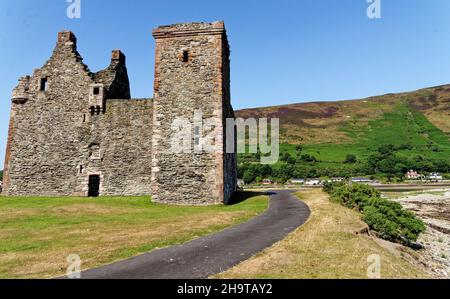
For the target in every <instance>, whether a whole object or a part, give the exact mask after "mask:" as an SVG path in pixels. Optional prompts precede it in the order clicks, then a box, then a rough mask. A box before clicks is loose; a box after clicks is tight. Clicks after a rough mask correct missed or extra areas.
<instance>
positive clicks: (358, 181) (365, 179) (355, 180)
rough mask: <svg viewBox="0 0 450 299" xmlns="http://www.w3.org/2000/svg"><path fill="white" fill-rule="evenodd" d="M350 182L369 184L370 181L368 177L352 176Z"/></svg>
mask: <svg viewBox="0 0 450 299" xmlns="http://www.w3.org/2000/svg"><path fill="white" fill-rule="evenodd" d="M351 181H352V183H359V184H369V183H370V182H371V180H370V179H368V178H352V179H351Z"/></svg>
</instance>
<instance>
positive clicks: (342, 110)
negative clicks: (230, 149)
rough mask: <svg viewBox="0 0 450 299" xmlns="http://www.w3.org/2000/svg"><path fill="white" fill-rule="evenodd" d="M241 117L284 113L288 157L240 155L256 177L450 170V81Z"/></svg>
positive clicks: (387, 175) (389, 175)
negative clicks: (263, 161)
mask: <svg viewBox="0 0 450 299" xmlns="http://www.w3.org/2000/svg"><path fill="white" fill-rule="evenodd" d="M237 116H238V117H243V118H248V117H256V118H260V117H269V118H271V117H278V118H280V124H281V142H282V144H281V160H282V161H280V162H279V163H277V164H276V165H274V166H272V167H271V170H270V171H269V169H268V168H267V167H262V166H257V165H255V164H256V161H257V158H258V157H257V156H256V157H255V155H248V154H247V155H240V159H239V163H240V176H241V177H243V176H244V173H245V172H246V171H247V178H248V180H250V179H251V178H253V179H255V180H256V179H258V180H259V179H261V178H262V177H265V176H270V177H272V178H274V179H279V180H286V179H288V178H290V177H315V176H321V177H328V176H357V175H361V176H373V177H377V178H380V179H395V180H401V179H402V177H403V174H404V173H405V172H406V171H407V170H408V169H409V168H413V169H417V170H419V171H421V172H423V173H428V172H433V171H439V172H443V173H449V172H450V170H449V169H450V86H440V87H434V88H429V89H423V90H419V91H415V92H411V93H402V94H389V95H385V96H380V97H373V98H368V99H364V100H356V101H339V102H326V103H303V104H294V105H287V106H277V107H266V108H257V109H247V110H241V111H238V112H237ZM299 145H301V146H300V147H299ZM355 158H356V161H355ZM346 160H347V161H346ZM261 169H264V171H262V170H261ZM249 172H252V173H253V174H252V175H249ZM258 177H259V178H258Z"/></svg>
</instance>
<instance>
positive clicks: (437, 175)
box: [428, 172, 444, 182]
mask: <svg viewBox="0 0 450 299" xmlns="http://www.w3.org/2000/svg"><path fill="white" fill-rule="evenodd" d="M428 179H429V180H430V181H436V182H438V181H442V180H443V179H444V177H443V176H442V175H441V174H440V173H437V172H433V173H430V175H429V176H428Z"/></svg>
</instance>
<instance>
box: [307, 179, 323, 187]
mask: <svg viewBox="0 0 450 299" xmlns="http://www.w3.org/2000/svg"><path fill="white" fill-rule="evenodd" d="M320 184H321V182H320V179H307V180H306V182H305V185H307V186H318V185H320Z"/></svg>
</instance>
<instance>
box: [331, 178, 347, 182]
mask: <svg viewBox="0 0 450 299" xmlns="http://www.w3.org/2000/svg"><path fill="white" fill-rule="evenodd" d="M343 181H345V178H340V177H336V178H331V179H330V182H332V183H340V182H343Z"/></svg>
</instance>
